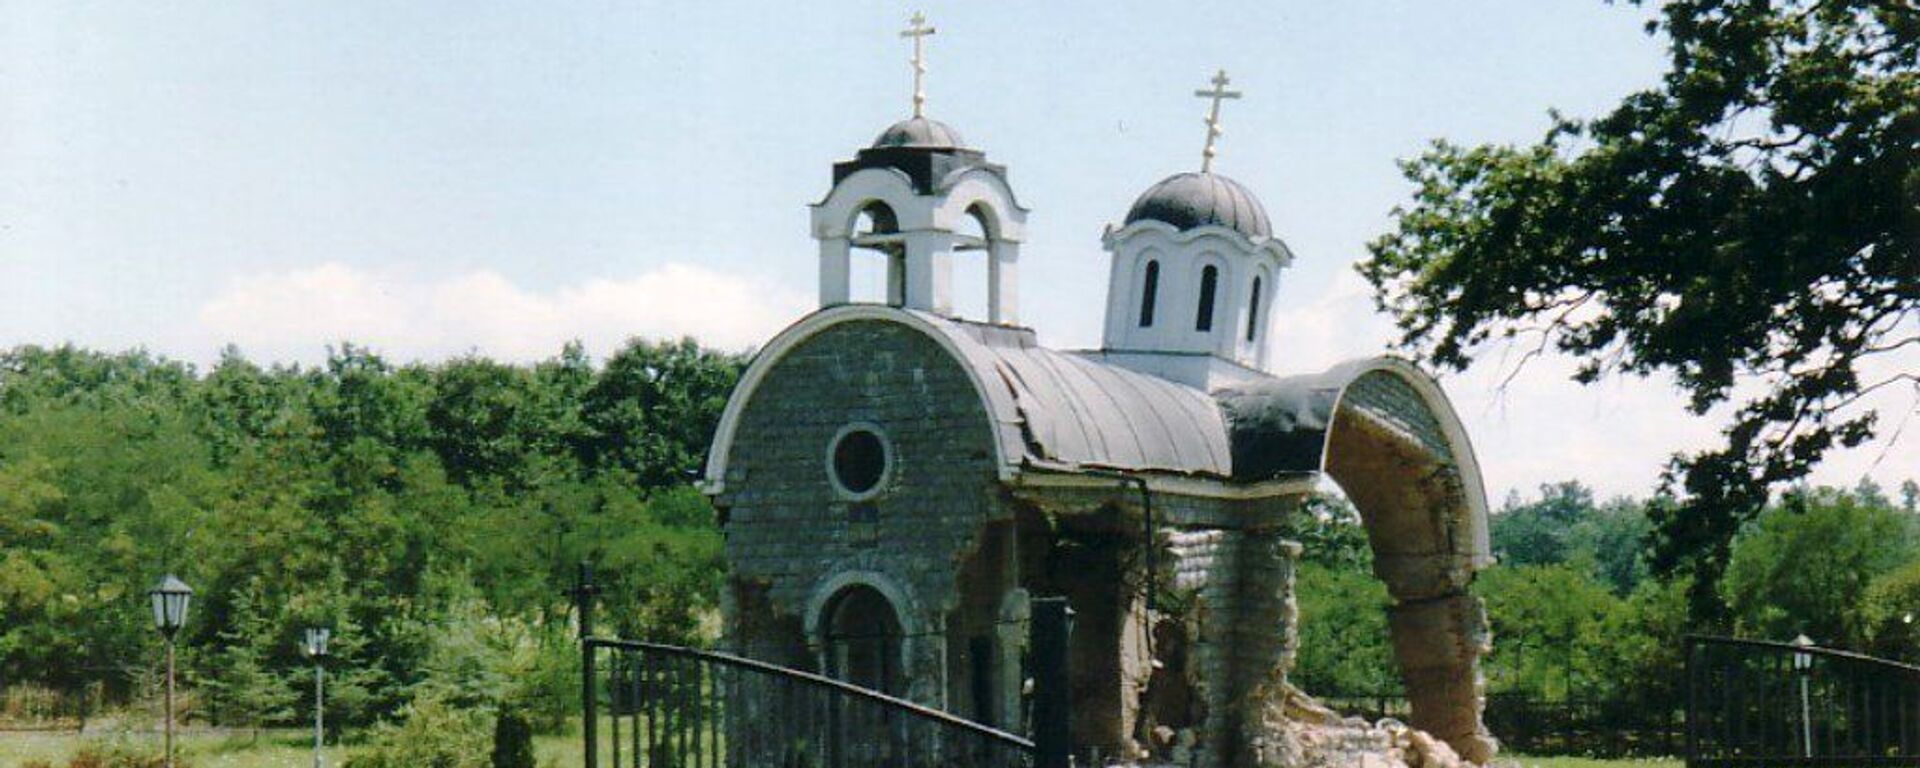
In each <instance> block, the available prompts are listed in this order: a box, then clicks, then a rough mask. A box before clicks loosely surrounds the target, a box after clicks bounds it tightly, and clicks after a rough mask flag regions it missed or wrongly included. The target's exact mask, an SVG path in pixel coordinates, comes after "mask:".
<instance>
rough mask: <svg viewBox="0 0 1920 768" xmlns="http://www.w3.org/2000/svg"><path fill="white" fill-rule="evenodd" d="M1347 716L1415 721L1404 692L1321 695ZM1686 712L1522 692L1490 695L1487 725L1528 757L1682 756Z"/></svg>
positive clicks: (1677, 707) (1646, 703)
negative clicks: (1532, 694)
mask: <svg viewBox="0 0 1920 768" xmlns="http://www.w3.org/2000/svg"><path fill="white" fill-rule="evenodd" d="M1318 699H1319V701H1320V703H1322V704H1325V705H1327V706H1328V707H1331V708H1332V709H1333V710H1334V711H1336V712H1339V713H1341V714H1343V715H1358V716H1360V717H1362V718H1364V719H1366V720H1367V721H1369V722H1372V721H1377V720H1379V719H1381V718H1383V717H1390V718H1393V719H1395V720H1399V721H1401V722H1406V721H1408V720H1410V719H1412V715H1413V703H1412V702H1411V701H1409V700H1408V699H1407V697H1406V694H1404V693H1398V692H1391V693H1343V694H1335V695H1330V696H1324V695H1323V696H1319V697H1318ZM1685 714H1686V712H1685V710H1684V707H1683V706H1682V703H1681V702H1680V701H1678V700H1677V699H1675V698H1673V697H1667V698H1666V699H1664V700H1662V699H1655V698H1650V697H1619V698H1574V699H1561V698H1546V697H1539V696H1531V695H1527V694H1520V693H1490V694H1487V700H1486V710H1485V712H1484V713H1483V714H1482V716H1481V717H1482V720H1483V721H1484V722H1485V723H1486V725H1487V730H1489V731H1492V732H1493V734H1494V735H1495V736H1497V737H1499V739H1500V748H1501V749H1502V750H1510V751H1513V752H1518V753H1522V754H1527V755H1534V756H1549V755H1578V756H1581V757H1594V758H1608V759H1612V758H1634V757H1656V756H1669V755H1678V754H1680V750H1681V747H1682V742H1683V740H1684V738H1685V735H1684V734H1685V729H1684V725H1683V722H1684V718H1685Z"/></svg>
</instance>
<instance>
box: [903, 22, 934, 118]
mask: <svg viewBox="0 0 1920 768" xmlns="http://www.w3.org/2000/svg"><path fill="white" fill-rule="evenodd" d="M907 21H908V23H909V26H908V27H907V28H906V29H905V30H903V31H902V32H901V33H900V36H901V37H911V38H913V59H911V62H912V64H913V116H914V117H920V116H921V112H922V110H923V109H924V108H925V107H926V104H927V91H926V88H925V86H924V83H925V80H926V75H927V55H926V50H925V48H924V47H923V46H922V45H921V43H922V42H923V41H925V40H926V38H927V35H931V34H933V33H934V31H935V30H934V28H933V27H929V26H927V16H926V14H924V13H920V12H919V11H914V13H913V18H911V19H908V20H907Z"/></svg>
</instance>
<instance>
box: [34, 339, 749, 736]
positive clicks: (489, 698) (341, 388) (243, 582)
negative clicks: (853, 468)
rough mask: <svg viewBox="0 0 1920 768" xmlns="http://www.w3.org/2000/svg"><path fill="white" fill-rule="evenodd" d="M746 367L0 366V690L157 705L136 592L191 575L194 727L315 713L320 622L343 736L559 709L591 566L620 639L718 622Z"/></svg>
mask: <svg viewBox="0 0 1920 768" xmlns="http://www.w3.org/2000/svg"><path fill="white" fill-rule="evenodd" d="M744 362H745V361H744V359H743V358H741V357H740V356H737V355H728V354H721V353H717V352H713V351H710V350H706V349H702V348H701V347H699V346H698V345H696V344H695V343H693V342H692V341H691V340H684V341H679V342H670V343H654V342H646V341H634V342H632V343H630V344H628V345H627V346H625V347H624V348H622V349H620V350H619V351H617V352H615V353H613V354H612V355H610V356H608V357H607V358H606V359H605V360H604V361H601V362H598V363H596V362H595V361H593V360H591V359H590V358H589V357H588V356H587V355H586V354H585V353H584V352H583V351H582V350H581V348H580V347H579V346H578V345H570V346H568V347H566V348H565V349H563V350H561V351H560V352H559V354H557V355H556V356H554V357H553V358H552V359H549V360H547V361H544V362H540V363H538V364H533V365H508V364H503V363H499V362H495V361H492V360H488V359H485V358H482V357H478V356H466V357H460V358H456V359H453V360H448V361H445V362H439V363H434V364H413V365H395V364H393V363H390V362H388V361H386V360H384V359H382V358H381V357H380V356H379V355H377V354H375V353H373V352H372V351H369V350H368V349H365V348H362V347H357V346H351V345H346V346H342V347H339V348H337V349H335V350H333V351H332V352H331V354H330V355H329V356H328V358H327V360H326V361H325V362H324V363H323V364H320V365H317V366H271V367H262V366H260V365H257V364H255V363H252V362H249V361H248V360H246V359H245V358H244V357H242V356H241V355H240V354H239V353H238V352H237V351H233V350H228V351H227V352H225V353H224V354H223V355H222V357H221V359H220V360H219V362H218V363H216V364H214V365H212V366H211V367H210V368H208V369H206V370H204V371H200V370H196V369H195V368H194V367H193V366H189V365H187V364H184V363H180V362H175V361H170V360H166V359H162V358H158V357H155V356H153V355H150V354H146V353H142V352H131V353H123V354H105V353H100V352H93V351H87V350H83V349H77V348H73V347H59V348H41V347H19V348H16V349H13V350H11V351H8V352H5V353H4V354H0V691H14V692H18V691H20V690H23V689H38V690H42V691H47V692H51V693H58V694H62V695H64V696H71V695H74V694H79V695H84V696H87V697H89V698H90V699H91V700H92V701H95V702H102V703H106V704H108V705H111V704H114V703H119V702H126V701H128V700H130V699H134V698H139V697H143V696H146V695H149V694H150V693H151V690H152V686H153V684H154V680H155V675H156V670H157V663H158V660H159V659H160V654H159V653H158V650H159V647H160V641H159V637H158V635H157V633H156V632H155V631H154V628H153V621H152V618H151V615H150V613H149V608H148V605H147V599H146V595H145V592H146V590H147V589H149V588H150V587H151V586H152V585H153V584H154V583H155V582H156V581H157V580H158V579H159V578H160V576H161V575H162V574H164V573H167V572H174V573H177V574H178V575H179V576H180V577H181V578H183V579H184V580H186V582H187V583H188V584H190V585H191V586H192V587H193V588H194V589H195V590H196V595H195V601H194V604H193V609H192V614H191V616H190V620H189V622H188V624H187V627H186V628H185V630H184V631H183V633H182V636H181V637H180V640H179V651H180V659H181V665H182V666H181V668H182V676H183V684H184V687H185V689H186V690H187V691H189V696H190V701H191V707H192V715H191V716H192V717H195V718H199V719H204V720H212V721H217V722H223V723H227V724H237V725H248V724H258V723H261V722H275V721H283V720H289V719H291V718H292V717H293V716H294V715H295V714H296V710H298V711H299V712H300V713H304V712H306V711H308V705H307V704H306V703H305V699H304V698H302V691H304V690H306V688H305V686H306V685H310V684H311V683H310V675H311V671H310V670H311V667H310V666H309V665H308V664H307V662H306V660H305V659H304V658H302V657H301V655H300V652H299V650H298V641H299V638H300V635H301V631H302V629H303V628H304V627H307V626H314V625H322V626H328V627H331V628H332V630H333V637H334V640H333V643H332V646H333V647H332V652H333V658H332V659H331V660H330V661H329V667H330V668H331V669H332V670H333V672H332V675H331V680H330V684H329V695H328V709H329V712H328V715H329V719H330V721H332V722H335V723H341V724H345V725H357V724H366V723H370V722H373V721H375V720H378V719H381V718H384V717H387V716H390V715H393V714H395V713H397V712H399V711H400V710H401V709H402V708H403V707H405V706H406V705H407V704H409V703H410V702H412V701H413V700H415V699H416V698H417V697H419V696H420V695H421V694H423V693H432V694H433V695H435V696H436V697H439V698H441V699H444V700H445V701H447V702H449V703H451V704H453V705H456V706H458V705H461V704H475V703H500V702H504V701H519V702H520V703H522V704H525V705H526V706H528V707H529V708H531V709H533V710H535V711H536V712H545V713H546V714H547V715H548V719H549V720H552V719H553V718H557V717H559V716H561V715H563V714H564V713H565V712H566V711H567V710H566V707H567V706H568V705H569V704H570V702H572V701H573V700H575V699H574V698H570V697H569V696H568V690H569V689H572V690H577V688H571V687H572V686H576V685H577V682H576V681H577V673H576V672H574V671H573V669H572V665H573V663H574V662H573V659H575V658H576V656H575V654H574V651H573V650H572V646H571V645H570V642H571V639H572V634H571V632H572V630H571V629H570V627H569V625H568V620H569V613H568V609H569V608H570V605H571V603H570V600H569V598H568V597H567V595H566V594H565V591H566V590H567V589H568V588H569V587H570V586H571V585H572V584H573V580H574V578H575V564H576V563H578V562H579V561H581V560H582V559H584V558H590V559H592V560H594V561H595V562H597V563H598V564H599V565H600V568H601V570H602V572H603V576H602V577H601V578H600V582H601V585H602V586H603V588H604V590H605V591H604V594H603V597H602V599H603V600H604V602H605V605H606V607H607V610H606V611H605V615H606V617H607V619H606V621H607V622H610V624H611V626H610V627H609V628H610V629H611V630H613V631H617V632H621V633H623V634H629V635H646V636H650V637H664V638H669V639H690V638H691V636H692V635H694V634H697V633H699V632H701V631H703V629H702V622H705V624H706V628H705V631H709V632H710V631H711V624H712V616H713V614H714V600H715V598H716V596H717V594H718V588H719V582H718V579H719V576H720V573H721V564H720V537H719V534H718V532H717V530H716V529H715V526H714V524H713V520H712V514H711V512H710V511H709V507H708V506H707V504H706V501H705V499H703V498H702V497H701V496H700V495H699V494H698V493H697V492H696V491H694V490H693V489H692V486H691V484H690V482H689V481H690V478H691V476H692V473H693V472H695V471H696V470H697V468H698V467H699V465H700V462H701V457H702V455H703V453H704V452H705V450H706V445H707V442H708V440H709V439H710V437H711V435H712V431H713V428H714V425H715V423H716V422H717V421H718V418H719V414H720V411H721V410H722V408H723V407H724V406H725V402H726V397H727V394H728V393H729V391H730V390H731V389H732V386H733V383H734V381H735V380H736V379H737V377H738V375H739V372H740V370H741V368H742V366H743V365H744ZM16 698H18V697H16ZM17 706H25V705H17ZM28 714H30V713H28Z"/></svg>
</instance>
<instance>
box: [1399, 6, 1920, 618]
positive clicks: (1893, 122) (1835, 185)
mask: <svg viewBox="0 0 1920 768" xmlns="http://www.w3.org/2000/svg"><path fill="white" fill-rule="evenodd" d="M1633 4H1634V5H1639V4H1641V3H1640V2H1639V1H1638V0H1634V2H1633ZM1648 29H1649V32H1657V33H1663V34H1664V35H1665V37H1666V40H1667V48H1668V54H1669V60H1670V65H1669V68H1668V71H1667V73H1666V76H1665V77H1664V78H1663V79H1662V80H1661V82H1660V84H1659V85H1658V86H1656V87H1653V88H1650V89H1648V90H1645V91H1641V92H1638V93H1634V94H1632V95H1630V96H1628V97H1626V98H1625V99H1624V100H1623V101H1622V102H1621V103H1620V104H1619V106H1617V107H1616V108H1615V109H1614V110H1613V111H1612V112H1611V113H1610V114H1607V115H1605V116H1603V117H1600V118H1597V119H1591V120H1577V119H1571V118H1566V117H1561V116H1558V115H1555V116H1554V118H1553V125H1552V127H1551V129H1550V130H1549V131H1548V133H1547V135H1546V137H1545V138H1544V140H1542V141H1541V142H1539V143H1537V144H1535V145H1532V146H1522V147H1515V146H1480V147H1471V148H1468V147H1461V146H1457V145H1454V144H1451V143H1447V142H1439V143H1436V144H1435V145H1434V146H1433V148H1432V149H1431V150H1430V151H1428V152H1427V153H1426V154H1425V155H1423V156H1422V157H1420V158H1419V159H1417V160H1414V161H1411V162H1408V163H1406V164H1405V165H1404V170H1405V173H1406V175H1407V177H1408V178H1409V179H1410V180H1411V181H1413V182H1414V184H1415V185H1416V186H1417V187H1418V189H1417V191H1416V192H1415V193H1414V198H1413V201H1412V203H1411V204H1410V205H1407V206H1405V207H1401V208H1397V209H1396V210H1395V211H1394V221H1395V225H1396V226H1395V229H1394V231H1392V232H1390V233H1388V234H1386V235H1385V236H1383V237H1381V238H1380V239H1378V240H1376V241H1375V242H1374V243H1372V244H1371V246H1370V249H1369V250H1370V254H1371V255H1370V258H1369V259H1368V260H1367V261H1366V262H1365V263H1363V264H1362V265H1361V271H1362V273H1363V274H1364V275H1365V276H1366V278H1367V279H1368V280H1369V281H1370V282H1371V283H1372V284H1373V285H1374V287H1375V289H1376V292H1377V296H1378V300H1379V302H1380V305H1381V306H1382V307H1383V308H1385V309H1387V310H1390V311H1392V312H1393V313H1394V314H1395V316H1396V317H1397V318H1398V322H1399V325H1400V328H1401V329H1402V331H1403V332H1404V341H1405V343H1406V344H1407V345H1409V346H1410V347H1412V348H1414V349H1417V350H1419V351H1420V352H1421V353H1422V354H1423V355H1424V356H1425V357H1426V358H1427V359H1429V360H1431V361H1433V362H1434V363H1436V364H1439V365H1443V366H1448V367H1453V368H1462V367H1465V366H1466V365H1468V364H1469V362H1470V361H1471V359H1472V357H1473V356H1474V354H1475V351H1476V350H1478V349H1480V348H1481V346H1482V345H1484V344H1485V343H1487V342H1489V341H1493V340H1496V339H1507V340H1509V341H1510V342H1511V343H1519V344H1523V345H1525V348H1526V349H1527V354H1528V355H1533V354H1538V353H1541V352H1544V351H1547V350H1557V351H1559V352H1563V353H1566V354H1569V355H1572V356H1574V357H1576V358H1578V359H1580V360H1582V361H1583V364H1582V366H1581V367H1580V369H1579V372H1578V374H1577V379H1578V380H1580V381H1583V382H1591V381H1594V380H1597V379H1599V378H1601V377H1602V376H1605V375H1607V374H1610V373H1627V374H1633V375H1648V374H1653V373H1656V372H1660V373H1666V374H1669V375H1671V376H1672V377H1673V378H1674V380H1675V381H1676V382H1678V384H1679V386H1680V387H1681V388H1682V389H1683V390H1684V391H1685V393H1686V394H1687V396H1688V397H1689V403H1690V407H1691V408H1692V409H1693V410H1694V411H1695V412H1697V413H1702V414H1704V413H1707V412H1709V411H1710V410H1712V409H1714V408H1715V407H1716V406H1717V405H1719V404H1721V403H1724V402H1727V401H1729V400H1731V399H1734V398H1736V397H1738V398H1742V399H1743V402H1741V403H1739V404H1738V406H1737V407H1736V408H1735V409H1734V410H1733V412H1732V421H1731V424H1730V425H1729V426H1728V427H1727V428H1726V430H1725V433H1724V436H1725V442H1724V444H1723V445H1721V446H1720V447H1718V448H1715V449H1711V450H1707V451H1704V452H1699V453H1693V454H1688V455H1678V456H1676V457H1675V458H1674V460H1673V461H1672V463H1671V465H1670V466H1671V468H1670V474H1669V481H1670V483H1671V485H1672V486H1673V487H1674V489H1675V490H1676V491H1677V492H1678V496H1679V499H1678V502H1679V503H1677V504H1674V505H1670V506H1666V507H1663V508H1661V511H1660V517H1659V519H1658V520H1657V521H1656V522H1657V524H1658V528H1659V531H1660V535H1659V538H1658V541H1657V544H1658V549H1657V551H1656V557H1655V559H1654V564H1655V566H1656V567H1657V569H1658V570H1660V571H1661V572H1663V573H1674V572H1680V571H1686V572H1690V573H1695V574H1697V575H1699V576H1700V578H1699V579H1696V580H1694V581H1695V583H1696V584H1698V585H1699V586H1698V587H1697V588H1696V590H1695V593H1694V596H1695V598H1696V604H1697V606H1698V608H1699V610H1700V611H1701V613H1702V615H1712V614H1714V613H1716V612H1717V611H1718V607H1717V603H1716V602H1715V601H1714V599H1713V598H1714V596H1715V595H1716V594H1717V592H1716V591H1715V586H1714V585H1715V584H1716V583H1717V581H1718V579H1719V576H1720V574H1721V572H1722V570H1723V568H1724V567H1725V565H1726V563H1727V561H1728V557H1729V555H1730V553H1731V544H1732V540H1733V537H1734V535H1735V533H1736V532H1737V531H1739V529H1740V526H1741V524H1742V523H1743V522H1744V521H1746V520H1749V519H1752V518H1753V516H1755V515H1757V514H1759V512H1760V510H1761V509H1762V508H1763V507H1764V506H1765V504H1766V502H1767V500H1768V495H1769V490H1770V489H1771V488H1772V487H1774V486H1776V485H1777V484H1780V483H1782V482H1786V481H1792V480H1795V479H1798V478H1801V477H1804V476H1805V475H1806V473H1807V472H1808V471H1809V470H1810V469H1811V468H1812V467H1813V466H1814V464H1815V463H1816V462H1818V461H1819V460H1820V459H1821V457H1822V456H1824V455H1825V454H1826V453H1827V451H1829V450H1830V449H1832V448H1834V447H1835V446H1852V445H1858V444H1860V443H1862V442H1864V441H1866V440H1868V439H1870V438H1871V437H1872V436H1873V435H1874V431H1875V428H1876V423H1877V422H1876V418H1875V417H1876V414H1875V413H1874V412H1873V411H1872V410H1871V409H1870V408H1868V406H1867V404H1866V403H1865V402H1863V401H1862V400H1861V397H1862V396H1863V395H1864V394H1866V393H1868V392H1872V391H1875V390H1879V389H1882V388H1886V387H1894V386H1902V387H1904V386H1920V378H1917V376H1920V375H1917V374H1915V373H1914V372H1913V371H1912V370H1911V368H1910V367H1902V366H1899V365H1897V364H1894V361H1893V360H1892V359H1891V357H1890V356H1893V355H1897V354H1903V353H1910V351H1911V349H1912V348H1913V347H1915V346H1916V345H1920V252H1916V251H1917V250H1920V206H1916V205H1915V203H1914V201H1915V200H1917V199H1920V6H1916V5H1914V4H1913V3H1912V2H1909V1H1908V0H1820V1H1818V2H1816V1H1815V0H1777V1H1776V0H1733V1H1728V0H1675V1H1674V2H1669V3H1666V4H1665V5H1663V6H1662V7H1661V9H1660V13H1659V17H1658V20H1656V21H1653V22H1650V23H1649V25H1648ZM1737 385H1738V386H1737ZM1749 392H1751V393H1755V394H1754V395H1753V396H1752V397H1750V398H1748V397H1747V395H1746V393H1749Z"/></svg>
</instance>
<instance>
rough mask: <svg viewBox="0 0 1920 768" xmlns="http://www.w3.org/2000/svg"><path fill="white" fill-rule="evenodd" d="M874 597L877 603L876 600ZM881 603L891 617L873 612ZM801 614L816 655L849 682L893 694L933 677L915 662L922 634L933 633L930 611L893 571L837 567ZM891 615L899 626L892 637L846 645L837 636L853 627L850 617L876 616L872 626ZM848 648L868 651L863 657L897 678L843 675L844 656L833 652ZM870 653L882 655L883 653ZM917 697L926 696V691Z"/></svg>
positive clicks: (827, 668) (825, 668)
mask: <svg viewBox="0 0 1920 768" xmlns="http://www.w3.org/2000/svg"><path fill="white" fill-rule="evenodd" d="M849 600H855V601H859V604H853V605H850V604H849V603H848V601H849ZM875 600H877V601H878V603H875V602H874V601H875ZM881 606H884V607H885V608H886V609H887V612H889V613H890V616H875V615H874V614H876V613H879V608H880V607H881ZM849 608H853V609H855V610H857V611H858V612H860V613H862V614H865V615H863V616H849V615H847V614H848V609H849ZM803 616H804V621H805V629H806V636H807V644H808V645H809V646H811V647H812V648H813V650H814V653H815V654H816V656H817V657H818V662H819V665H820V666H819V669H820V670H821V672H823V673H825V674H828V675H834V676H840V679H845V680H848V682H854V683H855V684H857V685H863V686H867V687H872V688H874V689H875V690H879V691H881V692H883V693H887V694H890V695H894V696H905V695H907V694H908V693H909V692H908V691H907V689H906V686H905V683H906V681H909V680H914V681H919V682H923V683H924V682H925V680H924V678H928V677H931V676H929V675H927V674H925V671H924V670H916V669H915V667H916V666H917V665H916V661H917V660H918V659H919V656H918V655H917V654H919V653H920V651H921V650H922V649H921V648H920V647H919V646H920V645H921V642H922V641H921V638H924V637H927V636H928V634H929V632H930V630H929V628H928V627H927V622H926V614H925V613H924V612H922V610H921V609H920V604H919V601H917V600H914V599H913V596H912V593H911V592H909V591H907V589H906V588H905V587H904V586H902V585H901V584H900V582H898V581H896V580H894V579H893V577H891V576H888V575H886V574H884V573H881V572H879V571H871V570H858V571H839V572H836V573H834V574H832V575H830V576H828V577H826V578H825V579H823V580H821V581H820V583H819V584H818V585H816V586H815V587H814V589H813V592H812V594H810V595H809V596H808V597H807V606H806V611H805V613H804V614H803ZM887 618H890V619H891V621H892V622H893V624H894V627H893V628H894V630H896V632H895V634H894V636H893V638H892V639H888V638H886V637H884V636H882V637H879V638H874V637H866V638H858V639H862V640H867V641H872V640H878V641H879V642H859V643H853V644H845V643H842V642H840V640H841V638H838V637H836V635H837V634H839V633H841V632H844V631H846V630H847V629H849V628H851V625H850V624H849V623H848V620H849V619H853V620H854V621H856V622H859V621H860V620H863V619H876V620H877V621H872V622H869V623H867V627H868V629H869V630H872V629H876V628H878V625H882V624H884V623H885V621H886V619H887ZM849 648H851V649H852V650H855V651H856V652H858V653H861V654H864V655H868V656H869V658H868V659H866V660H864V661H866V662H873V663H878V664H880V665H881V668H882V669H888V670H892V673H893V675H894V677H892V678H891V679H888V678H887V677H886V675H884V674H883V675H882V676H881V677H880V678H879V679H877V680H872V679H860V680H855V679H853V677H851V676H843V675H844V673H845V672H847V671H848V670H846V669H844V668H843V666H842V665H844V663H845V661H846V660H845V659H836V658H835V657H834V654H835V653H836V651H837V650H847V649H849ZM872 654H883V655H884V658H880V657H878V656H873V655H872ZM864 671H871V670H864ZM915 672H919V674H915ZM856 676H858V675H856ZM919 697H920V698H924V692H922V693H921V695H920V696H919Z"/></svg>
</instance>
